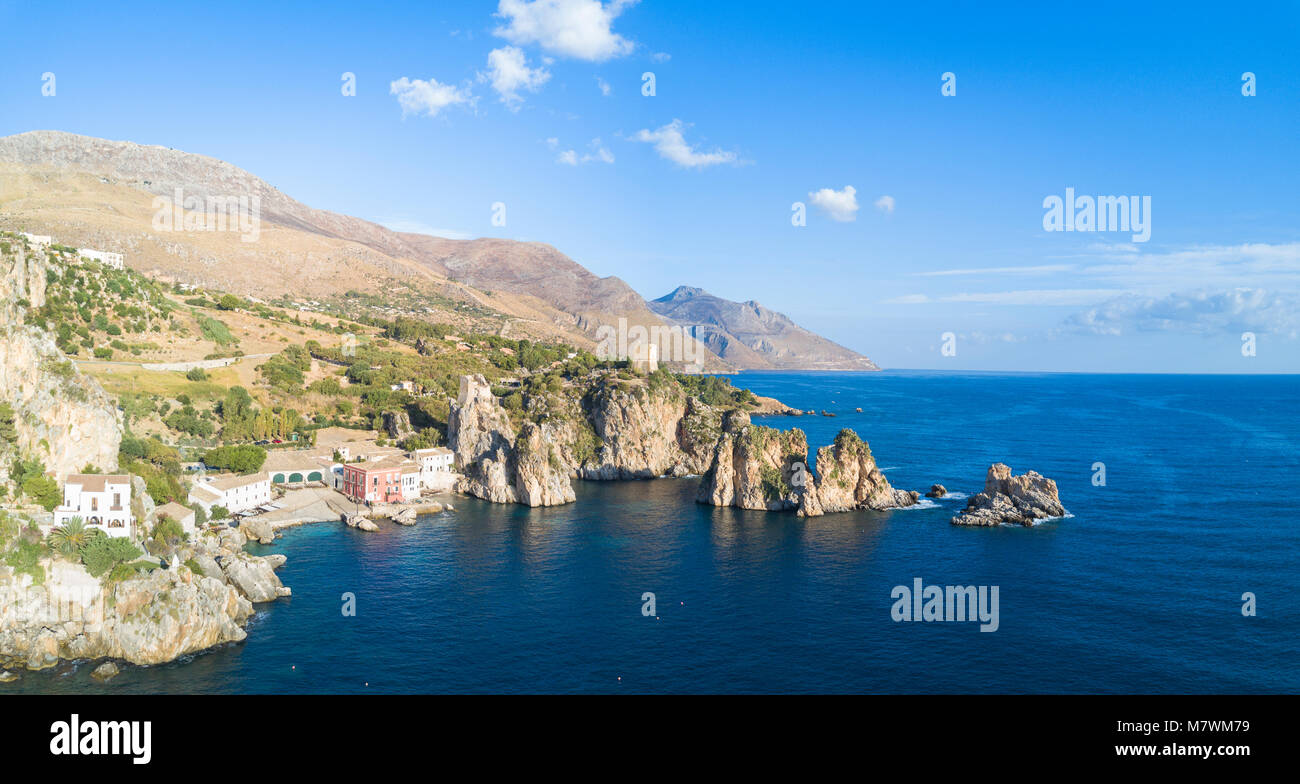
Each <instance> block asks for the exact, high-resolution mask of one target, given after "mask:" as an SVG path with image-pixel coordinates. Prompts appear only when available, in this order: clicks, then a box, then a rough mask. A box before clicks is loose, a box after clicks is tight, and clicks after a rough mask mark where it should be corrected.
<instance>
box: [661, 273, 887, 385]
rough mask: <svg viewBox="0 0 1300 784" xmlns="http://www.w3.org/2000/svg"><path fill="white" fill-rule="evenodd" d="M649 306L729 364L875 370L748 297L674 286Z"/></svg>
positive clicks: (756, 367) (873, 365) (862, 359)
mask: <svg viewBox="0 0 1300 784" xmlns="http://www.w3.org/2000/svg"><path fill="white" fill-rule="evenodd" d="M649 305H650V309H651V310H653V311H654V312H655V313H657V314H659V315H660V316H662V317H664V318H665V319H668V320H669V321H671V322H673V323H674V324H678V325H681V326H683V327H687V328H689V329H690V331H691V334H692V335H693V336H694V337H695V338H696V339H698V340H700V341H701V342H703V343H704V345H706V346H708V348H709V350H710V351H712V352H713V353H715V354H717V355H718V356H719V357H722V359H723V360H724V361H726V362H727V363H728V364H730V365H735V366H736V367H740V368H744V369H747V370H760V369H772V370H879V369H880V368H879V367H877V365H876V363H874V362H872V361H871V360H870V359H867V358H866V357H864V356H862V355H861V354H858V353H857V352H854V351H850V350H849V349H847V348H844V347H843V346H841V345H839V344H837V343H832V342H831V341H829V340H827V339H826V338H823V337H821V336H820V335H816V334H814V333H812V332H809V331H808V330H806V329H804V328H803V327H801V326H799V325H798V324H796V323H794V322H793V321H791V320H790V319H789V318H788V317H787V316H785V315H784V314H782V313H777V312H776V311H774V310H768V309H767V308H765V307H763V306H762V305H760V304H758V303H757V302H754V301H753V300H750V301H748V302H732V301H731V300H727V299H723V298H721V297H715V296H714V295H712V294H710V293H709V292H707V291H704V290H703V289H698V288H694V287H691V286H678V287H677V288H676V289H674V290H673V291H672V293H670V294H667V295H665V296H663V297H660V298H659V299H656V300H651V301H650V303H649Z"/></svg>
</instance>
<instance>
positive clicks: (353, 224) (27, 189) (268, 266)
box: [0, 131, 870, 371]
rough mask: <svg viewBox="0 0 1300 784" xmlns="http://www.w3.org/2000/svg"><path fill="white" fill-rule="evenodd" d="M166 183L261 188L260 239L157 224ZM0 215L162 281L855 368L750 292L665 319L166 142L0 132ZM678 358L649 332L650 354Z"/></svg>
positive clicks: (545, 262) (529, 260) (577, 275)
mask: <svg viewBox="0 0 1300 784" xmlns="http://www.w3.org/2000/svg"><path fill="white" fill-rule="evenodd" d="M177 188H180V189H181V190H182V193H183V195H184V196H185V197H186V198H189V197H193V198H194V199H197V200H203V199H207V198H210V197H213V198H222V199H224V198H230V197H241V196H243V197H248V198H250V199H251V198H252V197H257V198H258V199H259V200H260V218H261V228H260V231H259V232H258V235H257V238H256V241H252V242H245V241H243V238H241V236H240V235H239V234H237V233H235V232H223V231H161V230H159V229H158V228H156V227H155V226H154V225H153V219H154V217H155V214H156V213H157V211H158V210H157V208H156V207H155V202H154V197H165V198H169V199H170V198H173V197H174V195H175V192H176V189H177ZM0 218H4V219H6V220H7V221H8V222H10V223H13V224H14V225H17V226H20V227H21V228H22V229H23V230H25V231H28V232H33V233H38V234H49V235H54V236H59V237H61V238H64V241H65V242H68V243H74V244H77V245H78V246H82V247H95V248H99V249H102V250H108V251H113V252H119V253H123V254H124V255H125V256H126V259H127V264H128V265H129V266H130V267H132V268H133V269H136V270H138V271H141V272H145V273H147V274H150V275H151V276H154V277H157V278H159V279H161V280H164V281H165V282H181V283H186V284H192V285H198V286H204V287H210V288H220V289H222V290H226V291H231V292H234V293H236V294H240V295H243V296H255V297H260V298H263V299H273V298H276V297H279V296H281V295H286V294H289V295H292V296H294V297H296V298H300V299H301V300H303V301H304V302H305V303H307V302H309V301H311V300H332V299H335V298H338V297H341V296H342V295H343V294H345V293H347V292H349V291H352V290H359V291H361V292H363V293H372V294H378V295H382V296H383V297H384V298H385V299H386V300H387V301H386V303H385V307H386V308H388V309H396V308H400V309H405V310H406V311H407V312H408V314H410V315H418V316H419V317H421V318H425V319H428V320H434V321H447V322H449V323H450V322H453V321H456V320H458V319H459V320H460V321H461V322H463V321H464V319H465V317H466V316H472V317H474V318H477V319H479V322H477V323H474V324H466V323H457V327H458V328H467V327H472V328H473V329H475V330H479V331H482V330H483V329H484V328H485V327H486V325H487V323H489V322H490V323H492V324H493V325H494V327H493V328H494V329H503V328H504V325H505V324H506V323H507V322H508V323H509V330H510V332H511V335H512V336H513V337H525V336H527V337H530V338H533V339H543V340H555V339H560V338H563V339H566V340H569V341H574V342H575V344H576V345H579V346H582V347H584V348H592V347H594V345H595V344H596V342H597V341H598V340H599V337H598V333H599V330H600V328H601V327H602V326H605V327H611V326H612V327H616V326H617V325H618V324H619V323H620V322H619V319H626V321H625V322H624V323H625V324H626V325H627V326H628V327H634V326H644V327H656V326H658V327H660V328H664V327H669V326H676V325H678V324H689V325H691V326H690V327H689V328H690V329H694V327H695V326H698V327H699V329H698V332H699V334H700V340H701V341H705V342H708V343H709V345H710V346H711V347H712V348H708V347H704V343H701V344H700V346H701V347H700V350H699V351H698V352H696V351H694V350H690V351H682V352H681V353H683V354H684V356H688V357H691V358H695V357H700V358H701V359H702V365H703V369H704V370H705V371H725V370H729V369H738V368H765V367H781V368H793V367H805V368H841V369H849V368H852V369H859V368H863V367H865V366H864V365H863V363H862V362H861V361H859V360H865V358H860V357H858V355H856V354H854V353H853V352H850V351H848V350H847V349H843V348H841V347H839V346H836V345H835V344H833V343H830V342H829V341H826V340H824V339H822V338H818V337H817V336H815V335H812V333H809V332H807V331H806V330H802V329H801V328H799V327H797V326H796V325H794V324H793V323H792V322H789V319H786V318H785V317H784V316H781V315H780V314H776V313H772V312H771V311H767V310H766V309H763V308H761V307H760V306H757V305H755V304H754V303H747V304H746V306H743V308H749V309H750V310H752V311H753V312H754V313H755V314H756V316H755V317H753V318H748V319H746V318H741V315H740V314H739V313H738V312H733V310H734V309H731V308H723V309H722V310H725V311H726V312H725V313H723V314H722V315H717V314H715V315H714V316H712V317H708V316H706V315H704V314H698V313H697V314H694V315H693V316H692V317H690V318H687V315H688V314H685V313H678V314H676V315H675V316H673V319H675V320H674V321H671V322H670V321H668V320H667V319H666V318H665V317H664V316H663V315H661V314H660V313H657V312H656V311H658V310H660V306H658V305H653V309H652V306H651V305H648V304H647V303H646V302H645V300H644V299H642V298H641V296H640V295H638V294H637V293H636V292H635V291H633V290H632V289H631V288H630V287H629V286H628V285H627V284H626V283H624V282H623V281H622V280H620V279H618V278H617V277H612V276H611V277H604V278H601V277H598V276H596V275H593V274H592V273H591V272H590V271H588V270H587V269H585V268H584V267H583V266H582V265H580V264H578V263H577V262H575V261H573V260H572V259H570V258H568V257H567V256H565V255H564V254H563V253H561V252H559V251H558V250H556V249H555V248H553V247H551V246H549V245H546V244H543V243H538V242H517V241H513V240H505V239H491V238H481V239H474V240H452V239H445V238H441V237H431V236H426V235H421V234H412V233H404V232H398V231H393V230H391V229H388V228H385V227H383V226H380V225H378V224H376V223H373V222H370V221H366V220H363V219H360V218H355V217H352V216H348V215H341V214H338V213H334V212H329V211H327V210H319V209H315V208H312V207H308V206H307V205H305V204H302V203H301V202H298V201H296V200H294V199H292V198H290V197H289V196H288V195H286V194H284V193H282V192H281V191H280V190H278V189H276V188H274V187H272V186H271V185H270V184H269V183H267V182H265V181H264V180H262V179H260V178H258V177H257V176H255V175H253V174H252V173H250V172H248V171H245V170H243V169H240V168H239V167H237V166H234V165H232V164H229V163H226V162H224V161H220V160H217V159H215V158H211V157H208V156H204V155H196V154H193V153H186V152H181V151H179V150H174V149H171V148H167V147H159V146H152V145H141V144H134V143H131V142H118V141H109V140H105V139H96V138H93V137H88V136H79V135H76V134H70V133H63V132H58V131H32V132H29V133H22V134H17V135H14V136H8V137H4V138H0ZM718 302H719V303H725V302H726V301H725V300H718ZM703 303H704V301H703V300H701V302H700V303H699V305H696V306H695V307H700V306H702V305H703ZM726 304H727V305H731V306H735V307H736V308H742V306H739V305H736V303H726ZM751 305H752V307H750V306H751ZM743 308H742V309H743ZM718 309H719V308H717V307H715V310H718ZM387 315H388V316H389V317H392V316H393V315H395V313H394V312H391V311H390V312H388V313H387ZM708 325H712V326H708ZM688 339H689V340H694V338H688ZM804 351H808V352H809V353H808V355H807V356H806V357H803V356H802V355H801V352H804ZM715 352H726V353H727V354H728V355H729V356H730V357H731V360H724V359H722V358H720V357H719V354H718V353H715ZM675 353H677V352H674V351H673V350H672V346H671V345H670V344H665V342H662V341H661V348H660V356H661V357H664V358H668V357H670V356H673V354H675ZM865 361H866V363H867V364H870V361H869V360H865ZM682 363H683V366H686V365H689V364H691V363H688V362H686V361H685V359H684V358H683V360H682Z"/></svg>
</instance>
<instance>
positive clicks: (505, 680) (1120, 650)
mask: <svg viewBox="0 0 1300 784" xmlns="http://www.w3.org/2000/svg"><path fill="white" fill-rule="evenodd" d="M736 383H737V384H740V385H745V386H749V387H751V388H752V389H754V390H755V391H757V392H759V393H760V394H767V395H774V396H776V397H778V398H780V399H782V400H783V401H785V402H787V403H789V404H791V405H795V406H797V407H799V408H802V409H809V408H815V409H817V410H821V409H823V408H824V409H827V410H829V411H834V412H837V414H838V416H837V417H834V418H829V417H820V416H816V417H801V418H786V417H776V418H769V419H767V420H766V421H765V422H764V423H765V424H768V425H771V426H774V427H780V428H789V427H796V426H797V427H801V428H803V429H805V431H806V432H808V435H809V441H810V443H811V444H813V445H823V444H826V443H829V442H830V440H831V439H832V438H833V437H834V435H835V433H836V432H837V431H838V430H839V429H840V428H841V427H851V428H853V429H855V430H856V431H857V432H858V433H860V434H861V435H862V436H863V437H864V438H866V439H867V440H868V441H869V442H870V444H871V448H872V451H873V453H874V454H875V456H876V458H877V461H878V462H879V464H880V465H881V466H882V467H883V468H886V469H888V470H887V474H888V476H889V477H890V480H891V482H893V483H894V484H895V486H898V487H902V488H906V489H915V490H922V491H923V490H925V489H926V488H927V487H929V485H930V484H931V483H933V482H940V483H943V484H944V485H946V486H947V487H948V488H949V489H950V490H954V491H957V492H959V493H974V492H977V491H978V490H979V489H980V488H981V486H982V484H983V477H984V472H985V470H986V469H987V467H988V465H989V464H990V463H992V462H994V461H999V460H1000V461H1004V462H1007V463H1009V464H1010V465H1011V466H1012V468H1013V469H1015V470H1016V471H1017V472H1021V471H1024V470H1027V469H1030V468H1033V469H1036V470H1038V471H1040V472H1041V473H1043V474H1045V475H1047V476H1050V477H1053V478H1055V479H1056V480H1057V482H1058V484H1059V486H1060V490H1061V497H1062V500H1063V502H1064V504H1065V506H1066V507H1067V508H1068V509H1069V511H1070V512H1071V513H1073V517H1069V518H1066V519H1063V520H1056V521H1050V522H1046V523H1043V524H1041V525H1039V526H1037V527H1035V528H1032V529H1022V528H995V529H964V528H957V527H954V526H951V525H949V524H948V519H949V518H950V517H951V516H952V514H953V513H954V511H955V510H956V509H957V508H959V507H960V506H961V504H962V503H963V502H962V501H961V500H950V501H941V502H939V503H937V504H933V505H928V506H927V507H926V508H919V509H908V510H901V511H895V512H892V513H868V512H863V513H849V514H842V515H829V516H826V517H824V518H818V519H814V520H801V519H798V518H796V517H793V516H788V515H782V514H770V513H760V512H742V511H737V510H731V509H713V508H710V507H703V506H699V505H697V504H695V503H694V502H693V500H694V494H695V485H696V481H695V480H693V479H682V480H672V479H664V480H656V481H650V482H627V483H604V484H602V483H589V482H582V483H578V487H577V491H578V501H577V503H575V504H572V505H569V506H565V507H559V508H553V509H536V510H530V509H525V508H521V507H506V506H494V505H491V504H486V503H482V502H479V501H476V500H472V499H462V500H461V501H459V502H458V504H457V506H458V510H457V512H456V513H454V514H450V513H446V514H442V515H438V516H435V517H430V518H425V519H423V520H422V521H421V522H420V524H419V525H417V526H416V527H414V528H400V527H395V526H387V525H386V526H385V527H384V528H383V530H382V531H381V532H380V533H377V534H365V533H360V532H357V531H353V530H350V529H347V528H345V527H344V526H342V525H341V524H333V523H322V524H318V525H314V526H307V527H303V528H299V529H294V530H290V531H288V532H286V534H285V536H284V537H283V538H282V539H280V540H278V541H277V542H276V543H275V545H274V546H271V547H265V548H257V550H258V551H259V552H283V553H285V554H287V555H288V556H289V562H288V564H287V565H286V566H285V567H284V568H283V570H282V571H281V575H282V577H283V579H284V581H285V583H286V584H288V585H290V586H291V587H292V588H293V590H294V596H293V597H292V598H289V599H282V600H279V601H277V602H274V603H272V604H269V605H262V606H261V611H260V612H259V614H258V616H257V618H256V619H255V621H254V622H253V624H252V626H251V627H250V629H249V639H248V640H247V641H246V642H244V643H242V644H239V645H230V646H224V647H222V648H219V649H216V650H214V651H210V652H207V653H204V654H202V655H198V656H194V657H189V658H188V660H186V661H182V662H176V663H173V664H169V665H165V666H161V667H154V668H125V669H124V672H123V674H122V675H121V676H119V677H118V678H117V679H115V680H114V681H112V682H110V683H109V684H107V685H104V686H101V685H99V684H96V683H95V682H94V681H92V680H91V679H90V669H91V668H90V667H89V666H86V665H84V664H83V665H80V666H76V665H67V666H64V667H61V668H58V669H56V670H52V671H46V672H42V673H29V674H27V675H25V676H24V678H23V680H21V681H20V682H19V683H17V684H10V685H8V686H3V687H0V693H5V692H9V693H13V692H101V691H105V692H118V693H123V692H142V693H154V692H174V693H266V692H272V693H281V692H284V693H301V692H329V693H367V692H371V693H410V692H415V693H429V692H438V693H441V692H709V693H713V692H788V691H794V692H1141V693H1147V692H1296V691H1300V671H1298V668H1297V662H1298V659H1297V641H1298V640H1300V634H1298V632H1300V601H1297V599H1296V595H1295V589H1294V583H1295V580H1296V577H1297V574H1298V572H1300V527H1298V526H1297V522H1296V508H1297V498H1300V494H1298V493H1297V478H1298V477H1300V470H1297V469H1300V406H1298V404H1300V381H1298V380H1297V379H1296V378H1295V377H1239V376H1234V377H1225V376H1132V375H1002V374H939V373H928V372H886V373H876V374H759V373H751V374H744V375H742V376H740V377H739V379H738V380H737V381H736ZM859 406H860V407H861V408H862V409H863V413H861V414H858V413H855V412H854V410H853V409H854V408H855V407H859ZM1098 461H1100V462H1104V463H1105V465H1106V471H1107V484H1106V486H1105V487H1094V486H1093V484H1092V482H1091V479H1092V475H1093V472H1092V465H1093V463H1095V462H1098ZM916 577H920V578H922V579H923V580H924V581H925V582H926V583H927V584H931V583H933V584H940V585H944V584H960V585H996V586H998V587H999V595H1000V606H999V616H1000V628H999V629H998V631H996V632H994V633H980V632H979V631H978V628H977V626H976V625H975V624H970V623H897V622H894V621H893V620H892V619H891V616H890V608H891V606H892V604H893V599H891V597H890V591H891V589H892V588H893V587H894V586H896V585H911V582H912V580H913V578H916ZM646 591H651V592H654V593H655V594H656V599H657V610H658V617H657V618H647V617H643V616H642V615H641V595H642V593H643V592H646ZM1246 591H1251V592H1254V593H1255V594H1256V596H1257V602H1258V615H1257V616H1256V617H1253V618H1248V617H1243V615H1242V613H1241V604H1242V601H1241V595H1242V593H1243V592H1246ZM345 592H351V593H353V594H355V595H356V606H357V615H356V617H344V616H343V615H342V613H341V612H340V609H341V606H342V599H341V597H342V594H344V593H345Z"/></svg>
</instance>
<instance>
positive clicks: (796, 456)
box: [696, 413, 920, 517]
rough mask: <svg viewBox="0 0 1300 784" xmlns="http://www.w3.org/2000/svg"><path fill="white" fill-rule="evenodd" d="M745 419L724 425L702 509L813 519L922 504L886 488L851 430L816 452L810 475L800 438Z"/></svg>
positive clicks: (805, 446) (796, 433)
mask: <svg viewBox="0 0 1300 784" xmlns="http://www.w3.org/2000/svg"><path fill="white" fill-rule="evenodd" d="M742 416H743V415H742ZM742 416H737V415H735V414H734V413H733V414H732V415H729V416H728V418H727V421H726V423H725V425H724V428H723V429H724V432H723V435H722V438H721V440H720V441H719V442H718V447H717V450H716V451H715V453H714V460H713V464H712V465H711V466H710V468H709V471H708V473H706V474H705V475H704V479H703V480H702V481H701V482H700V491H699V495H698V496H697V499H696V500H698V501H699V502H700V503H705V504H712V505H714V506H735V507H739V508H741V509H759V510H763V509H766V510H771V511H780V510H794V511H795V512H797V513H798V514H799V515H800V516H804V517H818V516H821V515H823V514H826V513H828V512H847V511H850V510H854V509H875V510H884V509H896V508H899V507H904V506H911V505H912V504H915V503H916V501H917V499H918V498H919V497H920V496H919V494H918V493H916V492H913V491H909V490H895V489H894V488H893V487H891V486H890V484H889V481H888V480H886V479H885V476H884V474H882V473H880V469H879V468H877V467H876V461H875V458H873V457H872V456H871V450H870V448H868V447H867V444H866V442H864V441H863V440H862V439H860V438H858V436H857V434H856V433H854V432H853V431H852V430H841V431H840V434H839V435H838V436H836V437H835V443H834V444H832V445H831V446H825V447H822V448H821V449H819V450H817V473H816V476H814V474H813V472H811V471H810V470H808V467H807V460H808V441H807V438H806V436H804V434H803V431H801V430H798V429H794V430H790V431H789V432H781V431H778V430H772V429H771V428H766V427H757V426H755V425H751V424H749V419H748V417H744V418H742Z"/></svg>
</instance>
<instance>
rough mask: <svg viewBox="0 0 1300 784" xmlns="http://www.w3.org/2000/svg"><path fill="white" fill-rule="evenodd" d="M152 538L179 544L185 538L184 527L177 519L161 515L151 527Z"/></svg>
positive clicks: (156, 540)
mask: <svg viewBox="0 0 1300 784" xmlns="http://www.w3.org/2000/svg"><path fill="white" fill-rule="evenodd" d="M153 540H154V541H155V542H163V543H165V544H171V545H175V544H179V543H180V542H182V541H184V540H185V529H184V528H182V527H181V524H180V522H179V521H177V520H173V519H171V518H170V517H168V516H166V515H163V516H162V517H160V518H159V520H158V523H157V524H156V525H154V527H153Z"/></svg>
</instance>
